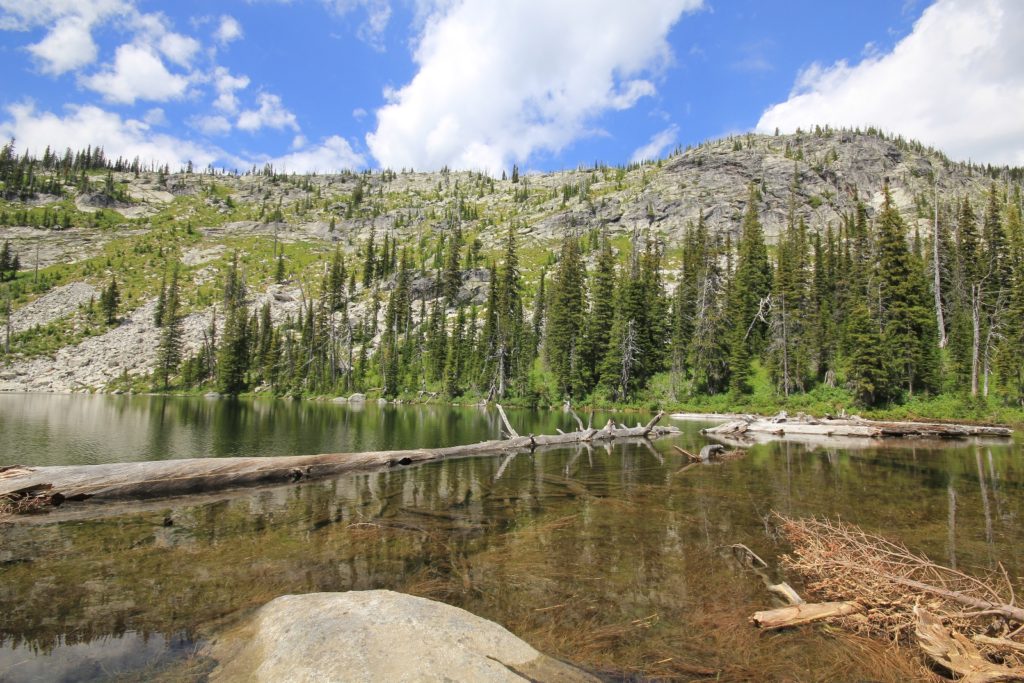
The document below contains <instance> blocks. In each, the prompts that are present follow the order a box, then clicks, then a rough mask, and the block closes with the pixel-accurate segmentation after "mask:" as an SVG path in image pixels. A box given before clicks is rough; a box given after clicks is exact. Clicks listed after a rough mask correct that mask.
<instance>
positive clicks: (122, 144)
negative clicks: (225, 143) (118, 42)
mask: <svg viewBox="0 0 1024 683" xmlns="http://www.w3.org/2000/svg"><path fill="white" fill-rule="evenodd" d="M7 113H8V114H9V116H10V118H8V119H6V120H3V121H0V138H3V139H10V138H14V139H16V140H17V142H18V148H19V150H28V151H30V152H31V153H33V154H36V155H41V154H42V153H43V150H44V149H46V146H47V145H49V146H50V147H51V148H52V149H57V150H63V149H64V148H66V147H70V148H71V149H84V148H85V147H86V145H92V146H93V147H95V146H100V147H102V148H103V149H104V151H105V152H106V154H107V156H108V157H110V158H117V157H124V158H125V159H129V160H131V159H134V158H135V157H139V160H140V161H141V162H142V163H144V164H149V163H151V162H157V163H167V164H169V165H170V167H171V168H172V169H176V168H179V167H181V166H184V165H185V164H186V163H187V162H188V161H189V160H191V161H192V162H193V163H194V164H195V165H196V166H198V167H200V168H202V167H205V166H207V165H208V164H211V163H213V162H214V161H215V160H216V159H218V158H220V157H221V156H222V153H221V152H220V151H219V150H217V149H208V148H205V147H202V146H200V145H196V144H195V143H192V142H189V141H188V140H182V139H180V138H176V137H173V136H170V135H162V134H153V132H152V131H151V130H150V126H149V124H147V123H145V122H144V121H139V120H136V119H128V118H121V117H120V116H119V115H118V114H115V113H113V112H108V111H105V110H103V109H100V108H99V107H95V106H91V105H90V106H73V105H72V106H68V107H67V115H65V116H58V115H56V114H53V113H52V112H37V111H36V109H35V106H34V105H33V104H32V103H31V102H22V103H19V104H15V105H11V106H9V107H7Z"/></svg>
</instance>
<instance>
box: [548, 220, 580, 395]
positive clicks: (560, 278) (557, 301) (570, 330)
mask: <svg viewBox="0 0 1024 683" xmlns="http://www.w3.org/2000/svg"><path fill="white" fill-rule="evenodd" d="M586 277H587V271H586V267H585V266H584V264H583V255H582V254H581V252H580V245H579V241H578V240H577V239H576V238H575V237H571V236H569V237H566V238H565V239H563V240H562V251H561V258H560V259H559V261H558V266H557V267H556V269H555V275H554V278H553V280H552V283H551V307H550V309H549V310H548V326H547V334H546V336H545V339H544V358H545V361H546V362H547V365H548V367H549V368H550V369H551V372H552V374H553V375H554V377H555V382H556V384H557V386H558V392H559V394H560V395H562V396H569V397H572V396H578V395H579V394H580V393H581V389H582V387H581V382H580V365H581V361H580V356H581V350H582V349H581V347H582V341H583V335H582V332H583V323H584V320H585V319H586V308H585V303H586V292H585V290H584V287H585V285H586Z"/></svg>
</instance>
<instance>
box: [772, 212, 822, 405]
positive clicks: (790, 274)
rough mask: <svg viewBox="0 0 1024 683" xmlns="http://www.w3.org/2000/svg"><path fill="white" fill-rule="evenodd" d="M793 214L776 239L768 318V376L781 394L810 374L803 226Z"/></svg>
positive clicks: (801, 385) (800, 386)
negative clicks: (773, 379)
mask: <svg viewBox="0 0 1024 683" xmlns="http://www.w3.org/2000/svg"><path fill="white" fill-rule="evenodd" d="M794 213H795V212H794V210H793V209H792V208H791V210H790V218H789V221H788V224H787V226H786V230H785V231H784V233H783V234H782V235H781V236H780V238H779V245H778V257H777V261H776V268H775V277H774V278H773V287H772V307H771V314H770V318H769V329H770V337H771V343H770V346H769V352H770V358H771V370H772V376H773V377H774V378H775V382H776V385H777V386H778V387H779V388H780V389H781V390H782V393H783V394H784V395H785V396H789V395H790V393H792V392H795V391H804V389H805V388H806V386H807V384H808V383H809V382H810V379H811V376H812V368H811V365H812V363H811V357H810V356H811V351H810V348H809V341H810V339H809V337H810V334H809V332H810V330H809V327H810V324H811V314H812V310H811V274H810V262H809V260H808V244H807V228H806V226H805V225H804V221H803V219H802V218H801V219H800V220H799V221H797V220H796V218H795V215H794Z"/></svg>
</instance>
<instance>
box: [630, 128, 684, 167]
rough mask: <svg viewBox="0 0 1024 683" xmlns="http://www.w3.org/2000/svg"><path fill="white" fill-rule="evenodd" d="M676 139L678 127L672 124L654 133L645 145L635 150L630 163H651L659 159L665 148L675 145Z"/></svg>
mask: <svg viewBox="0 0 1024 683" xmlns="http://www.w3.org/2000/svg"><path fill="white" fill-rule="evenodd" d="M678 138H679V126H677V125H675V124H673V125H671V126H669V127H668V128H666V129H665V130H663V131H661V132H659V133H655V134H654V136H653V137H652V138H651V139H650V141H649V142H648V143H647V144H646V145H644V146H643V147H639V148H637V150H636V151H635V152H633V156H632V158H631V159H630V161H633V162H638V161H652V160H654V159H657V158H659V157H661V155H662V153H663V152H664V151H665V149H666V148H668V147H670V146H672V145H673V144H675V142H676V140H677V139H678Z"/></svg>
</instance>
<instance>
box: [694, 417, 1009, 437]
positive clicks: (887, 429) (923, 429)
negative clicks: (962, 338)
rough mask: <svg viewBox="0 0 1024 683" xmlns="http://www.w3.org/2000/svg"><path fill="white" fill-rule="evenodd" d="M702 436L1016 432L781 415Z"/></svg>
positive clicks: (744, 419)
mask: <svg viewBox="0 0 1024 683" xmlns="http://www.w3.org/2000/svg"><path fill="white" fill-rule="evenodd" d="M701 433H702V434H704V435H706V436H708V437H710V438H713V439H715V440H718V441H723V442H726V443H729V444H736V443H737V442H741V443H743V442H752V441H755V440H756V439H757V438H758V437H793V436H796V437H826V438H844V437H854V438H864V439H891V438H914V439H965V438H967V437H972V436H982V437H998V438H1003V437H1009V436H1012V435H1013V430H1011V429H1009V428H1007V427H989V426H983V425H963V424H946V423H930V422H880V421H875V420H864V419H861V418H858V417H851V418H821V419H818V418H813V417H806V416H803V415H798V416H796V417H790V416H788V415H786V413H784V412H783V413H779V414H778V415H776V416H775V417H771V418H766V417H755V416H751V415H748V416H744V417H741V418H738V419H735V420H730V421H729V422H726V423H724V424H721V425H718V426H716V427H710V428H708V429H704V430H701Z"/></svg>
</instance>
